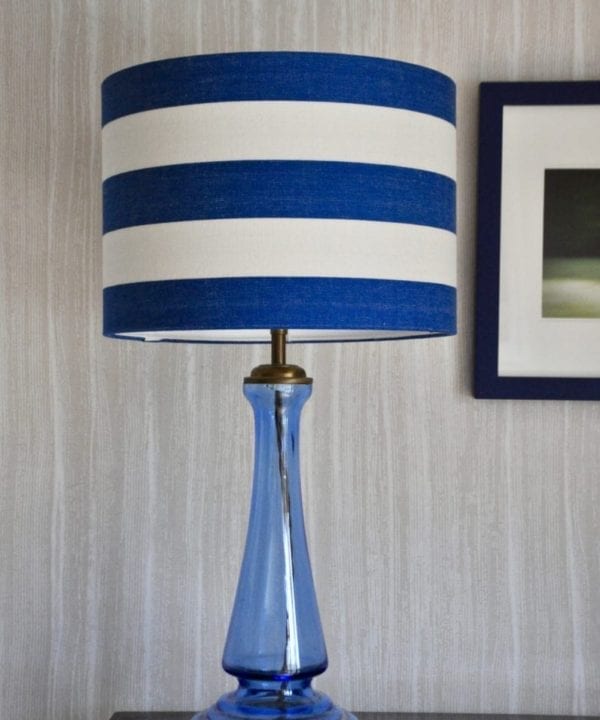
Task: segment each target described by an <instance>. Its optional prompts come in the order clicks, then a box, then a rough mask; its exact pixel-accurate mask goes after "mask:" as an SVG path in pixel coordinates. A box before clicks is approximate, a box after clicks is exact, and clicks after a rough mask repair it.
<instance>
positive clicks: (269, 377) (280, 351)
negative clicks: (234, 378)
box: [244, 329, 312, 385]
mask: <svg viewBox="0 0 600 720" xmlns="http://www.w3.org/2000/svg"><path fill="white" fill-rule="evenodd" d="M286 347H287V330H282V329H276V330H271V364H270V365H259V366H258V367H255V368H254V370H252V372H251V373H250V377H247V378H245V379H244V382H246V383H265V384H269V385H279V384H289V385H309V384H310V383H312V379H311V378H309V377H306V373H305V372H304V370H303V369H302V368H301V367H298V365H288V364H287V363H286V361H285V351H286Z"/></svg>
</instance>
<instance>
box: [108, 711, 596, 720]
mask: <svg viewBox="0 0 600 720" xmlns="http://www.w3.org/2000/svg"><path fill="white" fill-rule="evenodd" d="M355 715H356V717H357V718H358V720H460V718H468V720H542V719H543V720H548V719H549V718H551V719H552V720H561V718H569V720H581V719H582V718H583V717H586V718H587V720H600V718H599V717H598V716H592V715H586V716H582V715H494V714H490V715H479V714H467V713H378V712H357V713H355ZM199 716H200V713H198V712H192V711H190V712H170V711H163V712H118V713H115V714H114V715H113V716H112V718H111V719H110V720H196V718H198V717H199Z"/></svg>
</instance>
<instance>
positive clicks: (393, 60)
mask: <svg viewBox="0 0 600 720" xmlns="http://www.w3.org/2000/svg"><path fill="white" fill-rule="evenodd" d="M236 56H239V57H249V56H255V57H259V56H264V57H267V56H271V57H274V56H280V57H284V56H289V57H294V56H298V57H299V56H304V57H315V58H318V57H330V58H335V57H338V58H354V59H356V60H358V61H360V60H366V61H369V60H375V61H378V62H382V63H389V64H390V65H396V66H398V65H404V66H410V67H414V68H420V69H424V70H429V71H431V72H432V73H434V74H436V75H439V76H440V77H443V78H445V79H447V80H448V81H449V82H451V83H452V85H453V86H455V85H456V83H455V82H454V80H453V79H452V78H451V77H450V76H449V75H447V74H446V73H445V72H443V71H442V70H439V69H438V68H436V67H432V66H431V65H422V64H420V63H416V62H410V61H408V60H398V59H396V58H390V57H383V56H381V55H369V54H364V53H340V52H329V51H314V50H240V51H234V52H223V53H192V54H188V55H169V56H168V57H165V58H157V59H155V60H147V61H145V62H142V63H133V64H132V65H124V66H123V67H121V68H119V69H118V70H115V71H114V72H111V73H109V74H108V75H106V76H105V77H104V79H103V81H102V85H104V83H105V82H107V81H108V80H110V79H111V78H113V77H114V76H115V75H118V74H119V73H122V72H123V73H124V72H127V71H129V70H131V69H133V68H136V69H137V68H143V67H148V66H151V65H157V64H159V63H167V62H170V61H184V60H189V59H192V58H199V57H202V58H206V59H209V58H226V57H230V58H234V57H236Z"/></svg>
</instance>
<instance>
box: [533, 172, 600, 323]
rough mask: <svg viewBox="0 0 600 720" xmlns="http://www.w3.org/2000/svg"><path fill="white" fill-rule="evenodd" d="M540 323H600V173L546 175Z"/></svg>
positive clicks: (548, 173)
mask: <svg viewBox="0 0 600 720" xmlns="http://www.w3.org/2000/svg"><path fill="white" fill-rule="evenodd" d="M543 273H544V274H543V290H542V315H543V317H554V318H557V317H561V318H600V169H592V170H546V171H545V182H544V270H543Z"/></svg>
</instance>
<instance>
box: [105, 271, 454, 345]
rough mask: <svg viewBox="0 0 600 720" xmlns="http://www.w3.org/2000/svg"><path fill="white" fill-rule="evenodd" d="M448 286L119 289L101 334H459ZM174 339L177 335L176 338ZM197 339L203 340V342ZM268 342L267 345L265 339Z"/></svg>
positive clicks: (243, 284)
mask: <svg viewBox="0 0 600 720" xmlns="http://www.w3.org/2000/svg"><path fill="white" fill-rule="evenodd" d="M455 317H456V290H455V288H452V287H449V286H448V285H441V284H436V283H426V282H402V281H395V280H366V279H362V278H323V277H311V278H306V277H302V278H294V277H266V278H265V277H253V278H214V279H193V280H162V281H156V282H141V283H131V284H128V285H115V286H113V287H108V288H105V289H104V334H105V335H107V336H112V337H115V336H117V335H118V334H122V335H125V336H127V335H128V334H133V333H145V332H147V330H148V328H152V331H153V332H154V333H157V334H158V335H160V334H161V333H164V334H166V335H167V336H168V335H169V334H175V335H176V333H177V332H181V331H186V330H211V329H213V328H219V329H221V330H244V329H246V330H252V329H267V328H271V327H282V328H294V330H295V331H300V332H299V333H298V332H295V333H293V334H292V336H291V338H290V340H291V341H292V342H293V341H294V338H295V337H300V339H301V340H304V339H305V338H303V337H302V332H301V331H302V330H303V329H306V330H310V329H317V330H334V331H335V330H337V331H338V333H337V335H336V334H331V336H330V337H329V338H328V339H340V340H344V339H352V338H351V335H350V334H348V336H344V332H343V331H351V330H380V331H389V333H388V335H387V337H389V338H394V337H395V336H398V335H400V334H401V333H399V329H401V331H402V335H403V336H406V337H411V336H413V334H414V335H419V334H428V335H452V334H454V333H455V332H456V320H455ZM174 339H176V337H175V338H174ZM199 339H200V338H199ZM264 340H265V341H267V340H268V334H266V333H265V336H264Z"/></svg>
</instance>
